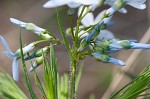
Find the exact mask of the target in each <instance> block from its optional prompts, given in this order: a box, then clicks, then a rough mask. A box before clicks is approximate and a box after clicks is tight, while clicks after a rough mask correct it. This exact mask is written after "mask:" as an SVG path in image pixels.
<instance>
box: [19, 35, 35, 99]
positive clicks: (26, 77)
mask: <svg viewBox="0 0 150 99" xmlns="http://www.w3.org/2000/svg"><path fill="white" fill-rule="evenodd" d="M20 51H21V60H22V66H23V71H24V76H25V80H26V84H27V86H28V89H29V92H30V95H31V98H32V99H37V97H36V96H35V94H34V92H33V89H32V87H31V84H30V80H29V75H28V71H27V68H26V64H25V60H24V55H23V50H22V38H21V32H20Z"/></svg>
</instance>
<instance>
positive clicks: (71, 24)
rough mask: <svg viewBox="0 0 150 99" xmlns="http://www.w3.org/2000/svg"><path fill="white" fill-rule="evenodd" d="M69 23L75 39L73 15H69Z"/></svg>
mask: <svg viewBox="0 0 150 99" xmlns="http://www.w3.org/2000/svg"><path fill="white" fill-rule="evenodd" d="M69 22H70V27H71V34H72V37H73V39H74V35H75V34H74V32H73V23H72V15H69Z"/></svg>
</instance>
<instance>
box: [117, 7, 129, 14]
mask: <svg viewBox="0 0 150 99" xmlns="http://www.w3.org/2000/svg"><path fill="white" fill-rule="evenodd" d="M118 11H119V12H120V13H123V14H126V13H127V9H126V8H121V9H120V10H118Z"/></svg>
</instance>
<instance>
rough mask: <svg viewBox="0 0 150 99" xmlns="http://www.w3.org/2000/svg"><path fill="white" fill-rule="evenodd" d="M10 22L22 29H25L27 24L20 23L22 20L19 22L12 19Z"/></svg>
mask: <svg viewBox="0 0 150 99" xmlns="http://www.w3.org/2000/svg"><path fill="white" fill-rule="evenodd" d="M10 21H11V22H12V23H13V24H16V25H18V26H20V27H23V28H24V27H25V26H26V24H27V23H25V22H23V21H20V20H17V19H15V18H10Z"/></svg>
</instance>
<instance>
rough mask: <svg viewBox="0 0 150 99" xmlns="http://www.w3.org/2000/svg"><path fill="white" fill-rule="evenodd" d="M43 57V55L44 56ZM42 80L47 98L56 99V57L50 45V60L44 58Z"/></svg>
mask: <svg viewBox="0 0 150 99" xmlns="http://www.w3.org/2000/svg"><path fill="white" fill-rule="evenodd" d="M44 58H45V57H44ZM43 65H44V81H45V88H46V89H45V90H46V98H47V99H58V92H57V65H58V64H57V59H56V58H55V55H54V48H53V46H52V45H50V61H49V62H47V61H46V58H45V59H44V63H43Z"/></svg>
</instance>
